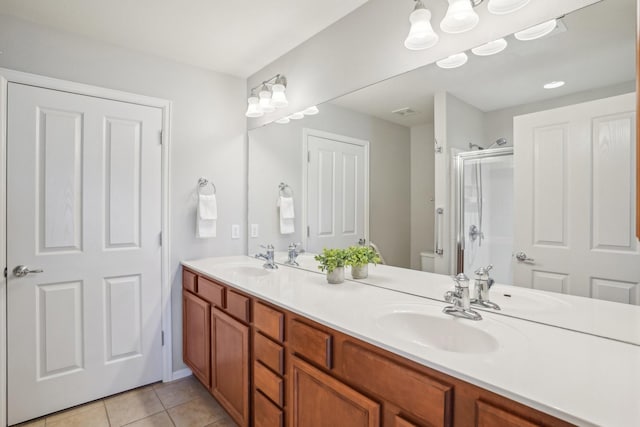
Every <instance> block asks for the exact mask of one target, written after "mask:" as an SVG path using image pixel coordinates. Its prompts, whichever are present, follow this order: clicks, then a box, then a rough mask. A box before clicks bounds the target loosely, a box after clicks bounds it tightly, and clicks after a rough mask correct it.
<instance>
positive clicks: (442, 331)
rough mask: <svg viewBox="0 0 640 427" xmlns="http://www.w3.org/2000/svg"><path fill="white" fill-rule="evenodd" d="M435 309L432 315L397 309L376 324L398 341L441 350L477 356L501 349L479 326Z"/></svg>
mask: <svg viewBox="0 0 640 427" xmlns="http://www.w3.org/2000/svg"><path fill="white" fill-rule="evenodd" d="M435 310H437V308H434V313H433V314H430V313H427V312H424V311H416V310H412V309H407V310H403V309H400V310H394V311H392V312H390V313H385V314H381V315H379V316H378V317H377V319H376V322H377V326H378V327H379V328H380V329H383V330H385V331H386V332H389V333H391V334H393V336H394V337H396V338H399V339H401V340H404V341H409V342H412V343H414V344H418V345H421V346H424V347H429V348H435V349H438V350H443V351H448V352H453V353H475V354H478V353H491V352H494V351H496V350H498V349H499V348H500V344H499V342H498V340H497V339H496V338H495V337H494V336H493V335H491V334H490V333H488V332H486V331H484V330H482V329H480V328H478V327H476V326H475V324H474V323H475V322H474V323H472V322H473V321H471V320H465V319H459V318H454V317H448V316H447V315H444V314H443V315H439V314H438V313H437V311H435ZM444 316H447V317H444ZM483 321H485V320H481V321H480V322H483Z"/></svg>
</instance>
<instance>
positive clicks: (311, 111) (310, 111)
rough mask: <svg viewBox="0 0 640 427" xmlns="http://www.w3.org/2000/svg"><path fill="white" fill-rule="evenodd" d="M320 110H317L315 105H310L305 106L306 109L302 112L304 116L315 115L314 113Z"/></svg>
mask: <svg viewBox="0 0 640 427" xmlns="http://www.w3.org/2000/svg"><path fill="white" fill-rule="evenodd" d="M319 112H320V110H318V107H316V106H315V105H314V106H312V107H309V108H307V109H306V110H304V111H303V112H302V114H304V115H305V116H315V115H316V114H318V113H319Z"/></svg>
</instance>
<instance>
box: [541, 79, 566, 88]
mask: <svg viewBox="0 0 640 427" xmlns="http://www.w3.org/2000/svg"><path fill="white" fill-rule="evenodd" d="M562 86H564V82H563V81H562V80H557V81H553V82H549V83H547V84H546V85H544V86H543V87H544V88H545V89H557V88H559V87H562Z"/></svg>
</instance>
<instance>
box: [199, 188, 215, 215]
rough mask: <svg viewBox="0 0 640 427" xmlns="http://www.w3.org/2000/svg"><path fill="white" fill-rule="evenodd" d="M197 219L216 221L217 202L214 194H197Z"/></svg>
mask: <svg viewBox="0 0 640 427" xmlns="http://www.w3.org/2000/svg"><path fill="white" fill-rule="evenodd" d="M198 218H200V219H218V202H217V200H216V195H215V194H198Z"/></svg>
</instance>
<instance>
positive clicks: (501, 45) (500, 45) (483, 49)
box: [471, 39, 507, 56]
mask: <svg viewBox="0 0 640 427" xmlns="http://www.w3.org/2000/svg"><path fill="white" fill-rule="evenodd" d="M506 48H507V41H506V40H505V39H498V40H494V41H492V42H489V43H487V44H483V45H482V46H478V47H474V48H473V49H471V52H473V53H474V55H478V56H489V55H495V54H496V53H500V52H502V51H503V50H505V49H506Z"/></svg>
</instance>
